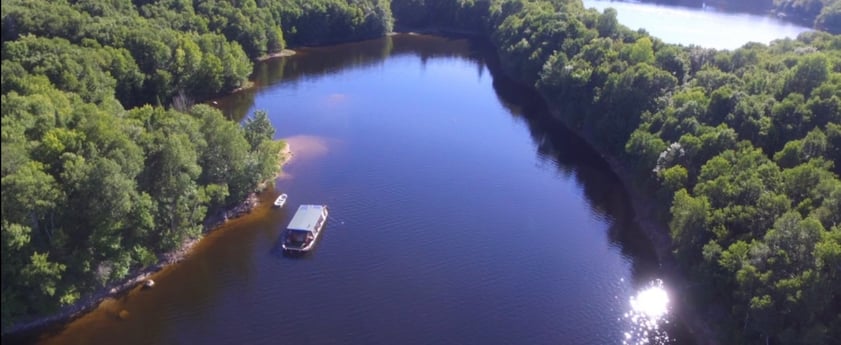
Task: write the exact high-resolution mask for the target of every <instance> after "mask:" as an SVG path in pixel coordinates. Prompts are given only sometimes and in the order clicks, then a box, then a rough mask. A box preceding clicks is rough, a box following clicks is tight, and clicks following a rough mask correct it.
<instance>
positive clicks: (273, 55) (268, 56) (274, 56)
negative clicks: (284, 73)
mask: <svg viewBox="0 0 841 345" xmlns="http://www.w3.org/2000/svg"><path fill="white" fill-rule="evenodd" d="M295 54H296V52H295V51H294V50H292V49H286V48H284V49H281V50H280V51H279V52H274V53H269V54H266V55H263V56H260V57H258V58H257V61H258V62H263V61H268V60H271V59H277V58H281V57H287V56H292V55H295Z"/></svg>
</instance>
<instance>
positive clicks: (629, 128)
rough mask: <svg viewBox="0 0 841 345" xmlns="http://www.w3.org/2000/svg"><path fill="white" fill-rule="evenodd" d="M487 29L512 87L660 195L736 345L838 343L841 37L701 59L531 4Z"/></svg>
mask: <svg viewBox="0 0 841 345" xmlns="http://www.w3.org/2000/svg"><path fill="white" fill-rule="evenodd" d="M798 3H800V2H798ZM802 3H806V2H802ZM797 6H800V5H797ZM818 11H820V8H819V7H818ZM815 15H817V12H816V13H815ZM486 27H487V29H486V30H488V36H490V37H491V40H492V42H493V43H494V44H495V45H496V47H497V51H498V53H499V55H500V59H501V64H502V67H503V68H504V70H505V71H506V72H507V73H508V74H509V75H510V76H511V77H513V79H515V80H518V81H520V82H523V83H526V84H533V85H535V86H536V88H537V89H538V91H539V92H540V93H541V94H542V95H543V96H544V98H545V99H546V100H547V101H548V103H550V106H551V107H552V108H553V109H554V110H555V112H556V113H557V114H559V116H560V118H561V119H562V120H563V121H564V122H565V123H566V124H568V125H569V126H570V127H572V128H574V129H576V130H578V131H579V132H581V133H583V135H586V136H589V137H591V138H593V141H594V142H595V144H596V145H597V146H600V147H601V148H602V149H603V150H605V151H607V152H608V153H611V154H613V155H616V156H619V157H620V158H621V161H623V162H627V163H628V164H630V165H631V166H632V168H634V169H633V171H634V172H636V173H637V174H638V177H639V179H641V180H647V181H648V182H650V184H651V185H654V186H658V187H659V188H658V189H657V191H656V195H657V198H656V200H657V201H658V202H661V201H662V202H664V203H668V202H670V203H671V208H670V215H671V220H670V224H669V225H670V228H671V235H672V238H673V242H674V248H675V253H676V255H677V258H678V260H679V262H680V263H681V264H682V265H683V266H684V267H686V268H687V270H688V271H690V273H691V274H692V275H693V277H694V279H697V280H698V281H701V282H703V283H702V285H703V286H704V287H708V289H707V291H709V296H711V297H710V298H716V299H718V300H719V302H720V303H722V304H724V305H732V306H733V309H732V312H733V315H732V319H733V321H732V322H730V326H728V327H726V329H725V332H726V333H727V334H729V335H732V339H740V342H744V343H759V342H764V341H765V340H766V338H767V340H768V341H770V342H781V343H796V342H801V341H806V342H808V343H814V344H821V343H829V342H830V341H831V339H835V338H832V336H833V335H837V334H838V332H837V331H835V333H833V332H834V331H832V330H833V329H834V328H833V327H837V326H838V325H841V321H839V320H841V319H839V317H838V315H839V310H838V309H837V303H835V304H833V303H831V302H837V298H838V297H837V296H839V295H841V294H839V292H838V290H839V288H838V286H841V285H839V284H838V281H837V279H838V273H837V272H838V271H839V270H838V269H837V265H836V267H835V268H836V269H835V270H830V269H827V266H826V265H825V264H820V265H818V263H820V262H822V261H820V260H819V259H816V258H817V257H818V255H819V254H818V253H825V254H822V255H824V256H823V257H824V258H826V260H828V261H832V262H835V261H833V260H836V257H837V256H836V254H834V253H836V249H837V246H836V243H837V237H833V236H832V235H831V233H832V232H831V231H829V230H826V229H833V228H837V226H838V224H839V222H841V218H839V216H838V215H839V214H841V212H839V211H838V210H841V202H839V197H841V191H840V190H841V187H839V185H841V181H839V177H838V173H839V171H841V170H839V167H838V163H839V162H841V155H839V152H841V151H839V150H841V149H839V148H841V127H840V126H839V122H841V95H839V90H841V69H840V68H839V66H841V50H839V48H841V45H839V44H838V42H839V38H838V37H837V36H831V35H829V34H826V33H808V34H804V35H802V36H801V37H800V38H798V39H797V40H791V39H784V40H778V41H775V42H774V43H772V44H771V45H770V46H765V45H762V44H748V45H745V46H744V47H743V48H740V49H736V50H734V51H715V50H712V49H704V48H699V47H688V48H687V47H680V46H675V45H668V44H663V43H662V42H659V41H658V40H656V39H655V38H652V37H649V36H648V35H646V34H645V33H644V32H632V31H629V30H627V28H624V27H623V26H621V25H618V23H616V21H615V12H613V11H611V10H608V11H605V12H604V13H602V14H599V13H596V12H594V11H585V10H583V9H581V8H580V7H579V6H577V5H576V4H575V3H574V2H564V1H526V0H508V1H498V2H492V4H491V5H490V7H489V15H488V25H487V26H486ZM771 157H773V160H772V159H771ZM826 239H830V240H826ZM822 248H826V249H825V252H821V251H822V250H824V249H822ZM830 248H832V249H830ZM731 333H732V334H731Z"/></svg>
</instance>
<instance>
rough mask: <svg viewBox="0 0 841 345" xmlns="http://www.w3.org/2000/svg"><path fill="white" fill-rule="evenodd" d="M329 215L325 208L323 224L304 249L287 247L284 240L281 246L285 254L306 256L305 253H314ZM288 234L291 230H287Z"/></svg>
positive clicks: (314, 232)
mask: <svg viewBox="0 0 841 345" xmlns="http://www.w3.org/2000/svg"><path fill="white" fill-rule="evenodd" d="M328 213H329V212H328V211H327V208H326V207H325V208H324V212H323V216H322V219H323V220H322V221H321V224H320V225H319V226H318V228H316V229H315V231H313V239H312V240H311V241H309V243H307V244H306V245H304V246H302V247H292V246H287V245H286V241H285V239H284V241H283V242H282V244H281V248H283V252H284V253H289V254H304V253H307V252H309V251H312V250H313V249H314V248H315V245H316V244H317V243H318V240H319V239H320V238H321V233H322V232H323V230H324V226H325V225H326V224H327V215H328ZM286 232H287V234H288V232H289V230H286Z"/></svg>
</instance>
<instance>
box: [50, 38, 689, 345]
mask: <svg viewBox="0 0 841 345" xmlns="http://www.w3.org/2000/svg"><path fill="white" fill-rule="evenodd" d="M487 56H490V55H488V54H486V48H485V47H482V46H480V45H477V44H474V43H471V42H469V41H466V40H460V39H445V38H437V37H429V36H413V35H396V36H391V37H386V38H383V39H379V40H373V41H366V42H361V43H354V44H345V45H339V46H333V47H324V48H310V49H303V50H302V51H300V52H299V54H297V55H295V56H293V57H290V58H285V59H279V60H273V61H269V62H267V63H264V64H261V65H260V66H258V68H257V73H256V77H255V80H256V82H257V84H258V87H257V88H256V89H254V90H249V91H245V92H241V93H238V94H235V95H232V96H229V97H226V98H224V99H220V100H219V101H218V104H219V106H220V107H222V108H223V109H224V110H225V111H226V113H227V114H228V115H229V116H230V117H232V118H237V119H240V118H242V116H243V115H244V114H248V113H251V112H252V111H253V110H254V109H264V110H266V111H267V112H268V113H269V115H270V117H271V119H272V122H273V123H274V125H275V126H276V128H277V129H278V133H277V136H278V137H284V138H289V141H290V143H291V147H292V150H293V151H294V152H295V153H296V155H295V157H294V158H293V160H292V161H291V163H290V164H289V165H288V166H287V167H286V169H285V170H286V175H285V176H284V177H282V178H280V179H279V180H278V181H277V183H276V188H275V189H274V190H270V191H269V192H267V193H264V194H263V195H261V200H263V201H264V202H263V206H260V207H259V208H258V209H256V210H255V211H254V212H253V213H251V214H250V215H248V216H245V217H243V218H239V219H236V220H234V221H232V222H229V223H228V224H226V225H224V226H223V227H222V229H220V230H218V231H215V232H213V233H212V234H210V235H209V236H208V237H207V238H206V239H204V240H202V241H201V242H200V243H199V244H198V246H197V248H196V249H195V251H194V253H193V254H192V255H191V256H190V257H188V258H187V259H186V260H185V261H184V262H182V263H180V264H178V265H176V266H172V267H170V268H167V269H166V270H164V271H162V272H161V273H159V274H158V275H156V276H155V277H153V278H154V279H155V281H156V282H157V284H156V287H155V288H154V289H150V290H139V289H136V290H133V291H131V292H130V293H128V294H127V295H125V296H123V297H121V298H119V299H116V300H108V301H105V302H103V304H102V305H101V306H100V307H99V308H97V309H96V310H94V311H93V312H91V313H89V314H87V315H85V316H83V317H81V318H79V319H77V320H76V321H74V322H72V323H71V324H69V325H67V326H66V327H64V328H63V329H61V330H59V331H58V332H57V334H50V335H45V336H44V337H42V339H41V341H40V343H42V344H287V343H289V344H619V343H629V344H634V343H646V342H647V341H649V340H650V341H652V343H669V342H675V343H685V339H681V337H682V335H681V331H680V327H679V326H680V322H679V321H678V320H673V317H672V315H673V313H671V312H670V311H669V310H668V309H669V308H670V307H669V305H668V300H669V299H670V298H671V299H675V296H669V295H668V292H667V291H668V281H666V282H665V284H662V283H659V282H658V278H660V274H659V272H658V268H657V266H658V265H657V262H656V259H655V257H654V253H653V250H652V248H651V247H650V244H649V243H648V241H647V240H646V239H645V236H643V234H642V233H641V232H640V231H639V229H638V228H637V227H636V225H635V223H634V222H633V214H632V211H631V208H630V207H629V206H630V205H629V204H628V200H627V196H626V194H625V192H624V191H623V189H622V187H621V185H620V182H619V180H618V179H617V177H616V176H614V175H613V174H612V173H611V172H610V169H609V168H608V166H607V165H606V164H605V163H604V162H603V161H602V160H601V159H600V158H599V157H598V155H597V154H596V153H595V152H593V151H592V150H590V149H589V148H588V147H587V146H586V145H585V144H584V143H583V142H582V141H580V140H579V139H577V138H576V137H575V135H573V134H572V133H570V132H568V131H566V130H565V129H564V128H563V127H562V126H560V125H559V124H558V123H556V122H554V121H552V120H550V119H549V117H548V115H547V114H546V111H545V109H544V104H543V102H542V101H541V100H540V99H539V98H538V97H537V96H536V95H534V94H533V93H530V92H529V91H527V90H524V89H523V88H521V87H519V86H517V85H514V84H512V83H510V82H509V81H506V80H505V79H504V78H503V77H502V76H500V75H499V73H496V70H497V69H496V68H495V66H496V65H495V62H494V61H493V60H492V59H488V58H486V57H487ZM281 192H283V193H287V194H288V195H289V199H288V202H287V205H286V207H285V208H284V209H280V210H278V209H272V208H270V207H269V205H270V204H271V201H272V200H273V199H274V197H276V196H277V195H278V194H279V193H281ZM303 203H325V204H328V205H329V206H330V210H331V211H330V218H329V220H328V222H327V224H326V227H325V230H324V231H325V233H324V235H323V236H322V237H321V239H320V242H319V243H318V246H317V248H316V250H315V251H314V252H313V253H311V255H308V256H306V257H303V258H288V257H285V256H283V255H282V254H281V253H280V252H279V251H278V247H279V244H278V243H277V240H278V238H279V235H280V232H281V230H282V229H283V228H284V227H285V226H286V225H287V223H288V222H289V220H290V219H291V215H292V213H293V212H294V210H295V209H296V208H297V206H298V205H299V204H303ZM649 291H654V292H649ZM658 296H659V297H658ZM652 310H653V312H649V311H652ZM675 326H677V327H675ZM675 339H677V340H675Z"/></svg>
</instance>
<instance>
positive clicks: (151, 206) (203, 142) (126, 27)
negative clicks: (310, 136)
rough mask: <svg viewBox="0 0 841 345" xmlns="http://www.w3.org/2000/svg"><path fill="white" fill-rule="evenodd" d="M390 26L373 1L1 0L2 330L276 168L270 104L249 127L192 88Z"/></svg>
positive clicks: (117, 266)
mask: <svg viewBox="0 0 841 345" xmlns="http://www.w3.org/2000/svg"><path fill="white" fill-rule="evenodd" d="M281 23H283V25H282V26H281V25H280V24H281ZM391 25H392V19H391V11H390V9H389V3H388V2H386V1H378V0H371V1H353V2H348V1H344V0H335V1H331V0H326V1H306V0H279V1H253V0H245V1H233V2H232V1H202V2H192V1H181V0H166V1H129V0H111V1H101V0H78V1H76V0H70V1H61V0H59V1H29V0H12V1H4V2H3V6H2V43H3V47H2V61H3V63H2V157H3V160H2V191H3V192H2V265H3V267H2V320H3V325H4V328H5V326H8V325H9V324H11V323H14V322H16V321H18V320H21V318H22V317H30V316H37V315H44V314H48V313H51V312H55V311H56V310H57V309H58V308H60V307H61V306H64V305H69V304H72V303H74V302H76V301H78V300H79V299H80V298H82V297H84V296H85V295H87V294H89V293H91V292H92V291H95V290H97V289H99V288H102V287H103V286H106V285H107V284H109V283H112V282H116V281H120V280H122V279H124V278H125V277H126V276H127V275H128V274H129V273H130V271H131V270H133V269H136V268H139V267H143V266H147V265H150V264H153V263H156V262H157V260H158V257H157V255H158V253H163V252H166V251H169V250H172V249H174V248H176V247H177V246H179V245H180V244H181V243H182V242H183V241H184V240H185V239H187V238H194V237H196V236H198V235H200V233H201V231H202V228H203V222H204V220H205V218H206V217H207V216H208V214H209V213H210V212H212V211H213V210H218V209H221V208H223V207H225V206H226V205H231V204H235V203H237V202H238V201H240V200H242V199H243V198H244V197H245V196H246V195H247V194H248V193H250V192H251V191H253V190H254V188H255V187H256V185H257V183H258V182H260V181H263V180H265V179H267V178H270V177H272V176H274V174H275V173H276V170H277V166H278V156H277V153H278V152H279V150H280V149H281V145H283V144H282V143H280V142H275V141H273V140H271V139H272V136H273V135H274V129H273V128H272V125H271V122H270V121H269V120H268V116H267V114H265V113H264V112H257V113H256V114H254V116H252V117H251V118H249V119H247V120H246V122H245V123H244V125H243V126H240V125H239V124H237V123H236V122H233V121H230V120H228V119H226V118H225V117H224V116H223V115H222V114H221V112H219V111H218V110H216V109H213V108H211V107H208V106H206V105H196V106H193V103H194V102H195V100H201V99H206V98H207V97H210V96H212V95H216V94H220V93H226V92H230V91H232V90H234V89H236V88H239V87H242V86H243V85H244V84H245V83H246V81H247V78H248V76H249V74H250V73H251V71H252V67H253V64H252V61H253V60H254V59H256V58H258V57H260V56H263V55H266V54H270V53H274V52H278V51H280V50H282V49H283V48H284V47H285V46H286V44H287V42H289V43H290V44H296V45H302V44H320V43H330V42H336V41H343V40H356V39H363V38H369V37H377V36H381V35H383V34H385V33H386V32H389V31H390V30H391Z"/></svg>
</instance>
